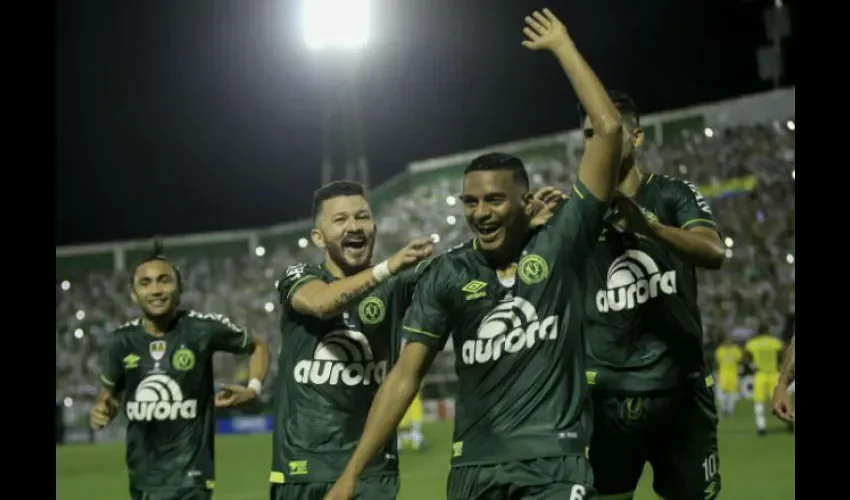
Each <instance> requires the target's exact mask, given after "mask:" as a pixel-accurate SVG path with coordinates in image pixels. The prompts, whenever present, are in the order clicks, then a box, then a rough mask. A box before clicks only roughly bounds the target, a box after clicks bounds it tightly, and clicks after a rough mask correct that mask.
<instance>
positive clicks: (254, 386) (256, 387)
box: [248, 378, 263, 396]
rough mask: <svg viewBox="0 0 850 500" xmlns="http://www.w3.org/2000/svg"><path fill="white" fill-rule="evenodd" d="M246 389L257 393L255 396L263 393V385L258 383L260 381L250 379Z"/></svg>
mask: <svg viewBox="0 0 850 500" xmlns="http://www.w3.org/2000/svg"><path fill="white" fill-rule="evenodd" d="M248 389H251V390H252V391H254V392H256V393H257V396H259V395H260V394H262V393H263V383H262V382H260V379H256V378H252V379H251V380H249V381H248Z"/></svg>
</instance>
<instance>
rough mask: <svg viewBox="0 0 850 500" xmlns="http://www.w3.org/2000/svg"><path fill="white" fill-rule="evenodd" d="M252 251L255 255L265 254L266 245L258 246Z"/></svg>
mask: <svg viewBox="0 0 850 500" xmlns="http://www.w3.org/2000/svg"><path fill="white" fill-rule="evenodd" d="M254 253H255V254H256V255H257V257H262V256H263V255H265V254H266V247H263V246H258V247H257V248H255V249H254Z"/></svg>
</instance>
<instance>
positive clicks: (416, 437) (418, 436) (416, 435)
mask: <svg viewBox="0 0 850 500" xmlns="http://www.w3.org/2000/svg"><path fill="white" fill-rule="evenodd" d="M423 439H424V438H423V437H422V424H421V423H419V422H413V424H411V426H410V440H411V441H412V442H413V446H414V447H415V448H419V447H420V446H422V441H423Z"/></svg>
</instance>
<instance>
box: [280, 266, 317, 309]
mask: <svg viewBox="0 0 850 500" xmlns="http://www.w3.org/2000/svg"><path fill="white" fill-rule="evenodd" d="M320 277H321V268H319V266H314V265H309V264H295V265H292V266H289V267H287V268H286V272H285V273H284V275H283V279H281V280H280V282H278V285H277V290H278V292H279V293H280V303H281V305H283V306H287V307H288V306H289V304H290V302H289V301H290V299H291V298H292V294H294V293H295V292H296V291H297V290H298V289H299V288H301V287H302V286H304V285H305V284H306V283H309V282H311V281H313V280H317V279H320Z"/></svg>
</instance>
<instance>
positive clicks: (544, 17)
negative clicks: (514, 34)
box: [522, 9, 572, 50]
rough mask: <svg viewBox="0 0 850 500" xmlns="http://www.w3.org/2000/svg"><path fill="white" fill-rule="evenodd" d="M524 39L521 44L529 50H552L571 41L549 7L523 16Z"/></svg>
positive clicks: (562, 24) (565, 29)
mask: <svg viewBox="0 0 850 500" xmlns="http://www.w3.org/2000/svg"><path fill="white" fill-rule="evenodd" d="M522 32H523V33H524V34H525V41H524V42H522V46H523V47H525V48H527V49H531V50H554V49H555V48H556V47H558V46H559V45H562V44H564V43H572V40H571V39H570V35H569V34H568V33H567V28H566V27H564V23H562V22H561V21H560V20H559V19H558V18H557V17H555V14H552V11H550V10H549V9H543V12H542V13H541V12H539V11H536V10H535V11H534V12H532V13H531V15H529V16H525V28H523V30H522Z"/></svg>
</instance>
